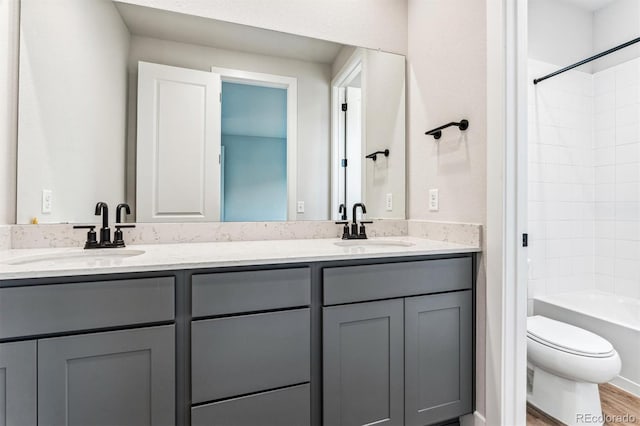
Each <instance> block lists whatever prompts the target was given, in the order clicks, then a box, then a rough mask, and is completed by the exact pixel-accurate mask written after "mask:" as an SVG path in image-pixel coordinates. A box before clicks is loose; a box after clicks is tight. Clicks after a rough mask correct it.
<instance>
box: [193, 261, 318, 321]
mask: <svg viewBox="0 0 640 426" xmlns="http://www.w3.org/2000/svg"><path fill="white" fill-rule="evenodd" d="M192 284H193V289H192V296H191V298H192V309H193V316H194V317H203V316H211V315H224V314H233V313H242V312H252V311H261V310H267V309H280V308H295V307H298V306H306V305H309V303H310V293H311V278H310V274H309V268H295V269H274V270H268V271H247V272H225V273H220V274H200V275H194V276H193V277H192Z"/></svg>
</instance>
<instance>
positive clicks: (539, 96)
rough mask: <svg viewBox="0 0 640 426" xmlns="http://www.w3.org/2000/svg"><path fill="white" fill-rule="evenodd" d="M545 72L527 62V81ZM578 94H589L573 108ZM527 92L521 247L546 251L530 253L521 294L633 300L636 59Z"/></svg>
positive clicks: (639, 159)
mask: <svg viewBox="0 0 640 426" xmlns="http://www.w3.org/2000/svg"><path fill="white" fill-rule="evenodd" d="M553 69H557V66H555V65H551V64H545V63H541V62H539V61H534V60H530V61H529V71H530V73H531V75H532V76H533V75H534V74H544V73H545V72H547V71H549V70H553ZM554 80H556V79H554ZM585 84H586V86H585ZM583 86H584V87H583ZM589 86H590V87H589ZM579 87H582V88H583V89H588V90H590V91H591V97H590V98H589V97H588V96H587V98H583V103H584V105H583V106H582V107H580V108H577V107H578V105H577V104H575V103H574V101H575V100H576V99H577V97H576V93H577V92H576V89H577V88H579ZM529 94H530V99H529V113H530V120H529V134H530V135H531V136H530V138H529V152H530V155H529V170H530V173H529V188H530V190H529V221H530V223H529V225H530V226H529V228H530V232H531V235H530V241H532V242H533V243H532V245H534V244H535V242H536V241H537V240H542V241H543V242H544V246H545V247H544V250H536V251H534V250H530V251H529V258H530V281H529V284H530V291H529V297H533V296H536V295H544V294H552V293H555V292H559V291H570V290H586V289H591V288H595V289H598V290H603V291H608V292H611V293H615V294H617V295H620V296H630V297H639V295H640V278H639V277H638V276H637V271H638V267H639V265H640V263H639V262H640V257H639V256H640V255H639V254H638V253H640V58H638V59H634V60H631V61H628V62H625V63H623V64H620V65H616V66H613V67H610V68H608V69H606V70H603V71H600V72H597V73H595V74H587V73H582V72H578V71H570V72H567V73H565V74H564V80H560V79H557V80H556V81H555V82H553V84H549V85H547V84H546V82H545V84H540V85H538V86H536V87H533V85H531V86H530V88H529ZM583 94H584V93H583ZM589 105H590V107H589ZM580 123H582V124H580ZM579 124H580V126H579V127H578V125H579ZM585 130H586V131H587V132H584V131H585ZM581 132H582V136H581V137H577V138H574V137H571V136H567V135H571V134H573V135H577V134H579V133H581ZM589 132H591V133H592V136H588V133H589ZM561 134H564V135H565V136H563V137H560V136H559V135H561ZM569 141H570V142H571V143H568V142H569ZM567 149H568V150H569V152H567ZM531 153H532V154H531ZM589 153H590V154H589ZM589 155H590V156H591V159H590V160H589ZM567 159H570V160H571V161H570V163H567ZM567 182H571V183H572V184H579V185H581V187H582V191H581V192H579V191H577V187H569V186H566V183H567ZM563 206H564V207H566V206H569V207H570V209H569V210H567V209H565V208H564V207H563ZM572 210H573V213H572V212H571V211H572ZM578 216H580V217H581V219H580V220H581V222H582V225H581V228H582V231H579V230H578V228H577V227H575V226H573V225H574V224H575V223H576V221H577V220H579V219H578ZM534 225H535V226H536V227H537V228H540V229H541V228H544V229H546V233H545V234H544V235H541V234H540V233H538V232H534V231H533V229H534ZM587 229H591V231H590V232H586V230H587ZM549 265H551V266H549ZM588 265H592V267H591V268H588V267H587V266H588ZM570 266H571V267H570Z"/></svg>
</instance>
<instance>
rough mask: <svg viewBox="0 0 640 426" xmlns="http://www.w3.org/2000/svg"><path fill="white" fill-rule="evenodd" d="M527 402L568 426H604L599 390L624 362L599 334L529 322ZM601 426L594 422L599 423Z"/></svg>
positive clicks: (552, 323)
mask: <svg viewBox="0 0 640 426" xmlns="http://www.w3.org/2000/svg"><path fill="white" fill-rule="evenodd" d="M527 364H528V377H527V401H528V402H529V403H530V404H532V405H533V406H535V407H536V408H538V409H540V410H541V411H543V412H545V413H547V414H548V415H550V416H552V417H555V418H556V419H558V420H560V421H562V422H563V423H566V424H567V425H584V424H591V425H602V424H603V423H602V420H603V419H602V408H601V405H600V393H599V391H598V384H599V383H605V382H608V381H610V380H611V379H613V378H614V377H615V376H616V375H618V373H620V367H621V363H620V356H619V355H618V353H617V352H616V351H615V349H614V348H613V346H612V345H611V343H609V342H608V341H607V340H605V339H603V338H602V337H600V336H598V335H597V334H594V333H591V332H590V331H587V330H584V329H582V328H578V327H575V326H573V325H569V324H566V323H563V322H560V321H555V320H552V319H549V318H546V317H542V316H533V317H529V318H527ZM596 418H597V419H598V420H595V419H596Z"/></svg>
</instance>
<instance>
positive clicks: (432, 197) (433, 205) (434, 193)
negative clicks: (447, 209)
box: [429, 189, 440, 212]
mask: <svg viewBox="0 0 640 426" xmlns="http://www.w3.org/2000/svg"><path fill="white" fill-rule="evenodd" d="M439 203H440V200H439V194H438V190H437V189H430V190H429V211H431V212H437V211H438V208H439Z"/></svg>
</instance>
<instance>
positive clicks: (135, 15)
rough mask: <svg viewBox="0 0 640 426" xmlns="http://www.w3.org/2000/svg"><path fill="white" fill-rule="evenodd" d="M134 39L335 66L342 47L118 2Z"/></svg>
mask: <svg viewBox="0 0 640 426" xmlns="http://www.w3.org/2000/svg"><path fill="white" fill-rule="evenodd" d="M115 5H116V7H117V8H118V11H119V12H120V15H121V16H122V19H123V21H124V23H125V25H126V26H127V27H128V28H129V31H130V32H131V34H133V35H138V36H143V37H153V38H159V39H162V40H171V41H177V42H180V43H190V44H198V45H204V46H209V47H215V48H218V49H226V50H235V51H241V52H247V53H257V54H261V55H268V56H277V57H281V58H289V59H298V60H302V61H309V62H319V63H323V64H332V63H333V61H334V60H335V58H336V56H337V55H338V52H339V51H340V49H341V48H342V46H343V45H341V44H338V43H332V42H329V41H324V40H318V39H314V38H309V37H302V36H296V35H292V34H286V33H281V32H278V31H271V30H265V29H262V28H256V27H250V26H246V25H240V24H233V23H230V22H224V21H218V20H215V19H209V18H203V17H199V16H194V15H186V14H182V13H176V12H169V11H165V10H160V9H154V8H149V7H144V6H138V5H132V4H127V3H119V2H117V1H116V2H115Z"/></svg>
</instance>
